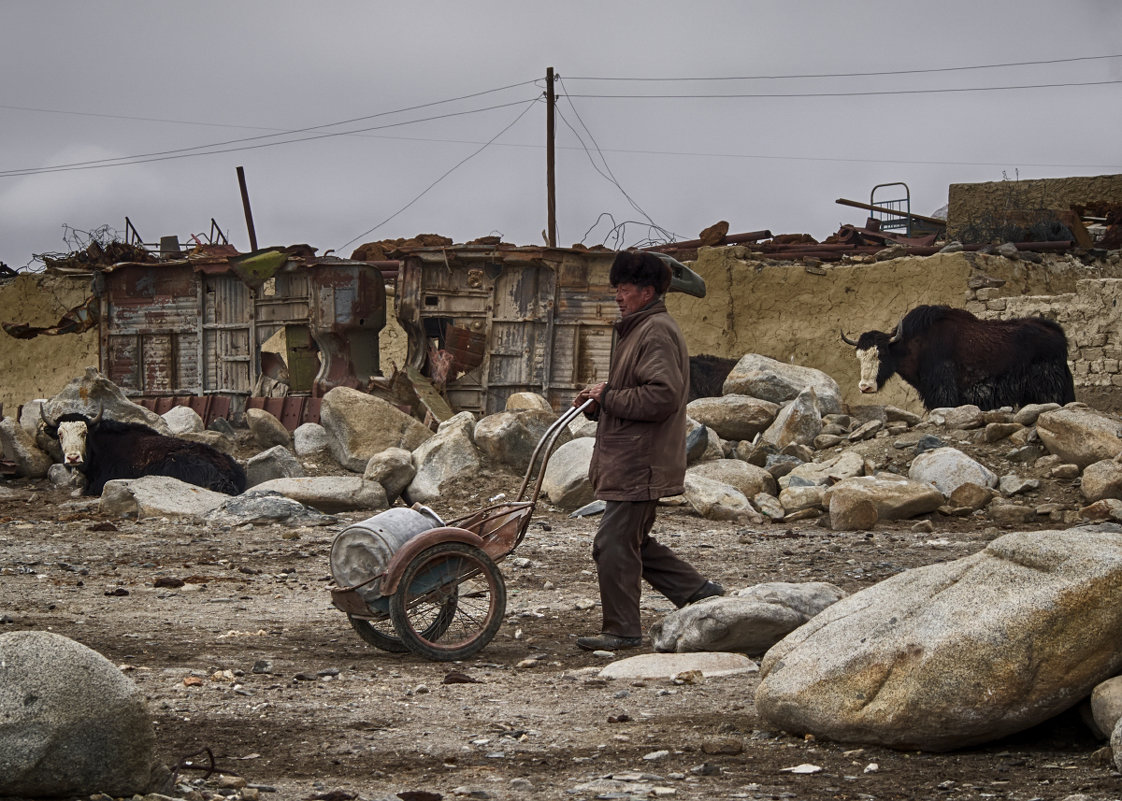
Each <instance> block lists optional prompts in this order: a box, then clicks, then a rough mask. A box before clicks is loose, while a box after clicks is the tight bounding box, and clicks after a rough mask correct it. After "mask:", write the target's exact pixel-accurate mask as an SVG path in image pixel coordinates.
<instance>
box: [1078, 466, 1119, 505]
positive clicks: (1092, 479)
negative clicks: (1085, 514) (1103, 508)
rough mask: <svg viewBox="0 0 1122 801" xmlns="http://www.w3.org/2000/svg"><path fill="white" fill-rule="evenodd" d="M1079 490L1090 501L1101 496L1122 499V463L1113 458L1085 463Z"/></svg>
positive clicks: (1101, 497)
mask: <svg viewBox="0 0 1122 801" xmlns="http://www.w3.org/2000/svg"><path fill="white" fill-rule="evenodd" d="M1079 491H1080V492H1082V493H1083V497H1084V498H1086V499H1087V500H1088V501H1090V502H1091V503H1094V502H1095V501H1101V500H1102V499H1103V498H1118V499H1122V464H1119V463H1118V462H1116V461H1115V460H1114V459H1103V460H1102V461H1101V462H1095V463H1094V464H1089V465H1087V468H1086V469H1085V470H1084V471H1083V480H1082V481H1081V482H1080V484H1079Z"/></svg>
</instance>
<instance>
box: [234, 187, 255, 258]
mask: <svg viewBox="0 0 1122 801" xmlns="http://www.w3.org/2000/svg"><path fill="white" fill-rule="evenodd" d="M238 186H239V187H240V188H241V190H242V208H243V209H245V226H246V228H248V229H249V249H250V250H251V251H253V250H257V231H256V230H254V228H253V211H252V210H251V209H250V208H249V189H247V188H246V185H245V170H244V169H243V168H241V167H238Z"/></svg>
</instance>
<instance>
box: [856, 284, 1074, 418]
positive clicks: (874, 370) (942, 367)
mask: <svg viewBox="0 0 1122 801" xmlns="http://www.w3.org/2000/svg"><path fill="white" fill-rule="evenodd" d="M842 340H843V341H844V342H845V343H846V344H847V345H852V346H854V347H855V348H856V349H857V360H858V362H860V364H861V382H860V384H859V385H858V386H859V387H860V389H861V391H862V392H876V391H877V390H878V389H880V388H881V387H883V386H884V383H885V382H886V381H887V380H888V379H889V378H891V377H892V376H893V375H899V376H900V377H901V378H903V379H904V380H905V381H907V382H908V383H909V384H911V385H912V386H913V387H915V388H916V390H917V391H918V392H919V396H920V398H921V399H922V400H923V405H924V406H925V407H926V408H928V409H936V408H939V407H942V406H964V405H966V404H974V405H976V406H977V407H978V408H980V409H983V410H986V409H998V408H1001V407H1002V406H1014V407H1016V406H1024V405H1025V404H1029V403H1059V404H1065V403H1070V402H1072V401H1074V400H1075V385H1074V382H1073V381H1072V377H1071V370H1070V369H1069V368H1068V364H1067V338H1066V337H1065V336H1064V330H1063V328H1061V327H1060V325H1059V323H1056V322H1054V321H1052V320H1046V319H1044V318H1042V317H1021V318H1018V319H1015V320H979V319H978V318H977V317H975V316H974V315H973V314H971V313H970V312H968V311H966V310H964V309H952V308H951V307H950V306H917V307H916V308H914V309H912V310H911V311H910V312H908V313H907V314H905V315H904V317H903V319H901V320H900V324H899V325H898V326H897V327H896V332H895V333H893V334H891V335H889V334H886V333H884V332H882V331H866V332H865V333H863V334H861V336H859V337H858V338H857V339H856V341H854V340H852V339H850V338H849V337H847V336H846V335H845V333H844V332H843V333H842Z"/></svg>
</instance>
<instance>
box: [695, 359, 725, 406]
mask: <svg viewBox="0 0 1122 801" xmlns="http://www.w3.org/2000/svg"><path fill="white" fill-rule="evenodd" d="M736 361H737V360H736V359H724V358H721V357H720V356H708V355H704V354H702V355H700V356H690V391H689V397H688V398H687V399H688V400H691V401H692V400H697V399H698V398H719V397H721V394H722V392H723V389H724V384H725V379H726V378H728V375H729V373H731V372H732V368H734V367H736Z"/></svg>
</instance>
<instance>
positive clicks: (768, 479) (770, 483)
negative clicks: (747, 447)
mask: <svg viewBox="0 0 1122 801" xmlns="http://www.w3.org/2000/svg"><path fill="white" fill-rule="evenodd" d="M686 472H687V474H691V473H692V474H693V475H695V476H702V477H703V478H711V479H713V480H715V481H721V482H723V483H725V484H729V485H731V486H733V487H736V489H738V490H740V491H741V492H743V493H744V494H745V495H746V496H747V497H749V498H754V497H756V495H757V494H759V493H761V492H766V493H767V494H768V495H775V494H776V492H777V491H778V488H777V487H776V485H775V477H774V476H772V474H771V473H769V472H768V471H767V470H764V469H763V468H762V467H756V465H754V464H749V463H748V462H745V461H743V460H742V459H714V460H712V461H708V462H701V463H700V464H696V465H694V466H692V467H690V468H687V470H686Z"/></svg>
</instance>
